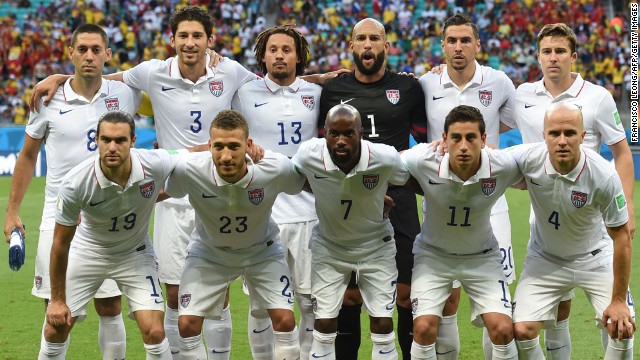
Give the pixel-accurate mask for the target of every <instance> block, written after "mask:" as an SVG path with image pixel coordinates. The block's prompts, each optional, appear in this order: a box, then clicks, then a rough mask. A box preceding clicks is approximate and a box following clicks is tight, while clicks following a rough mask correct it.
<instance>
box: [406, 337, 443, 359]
mask: <svg viewBox="0 0 640 360" xmlns="http://www.w3.org/2000/svg"><path fill="white" fill-rule="evenodd" d="M436 359H437V358H436V344H431V345H420V344H418V343H417V342H415V341H414V342H413V343H411V360H436Z"/></svg>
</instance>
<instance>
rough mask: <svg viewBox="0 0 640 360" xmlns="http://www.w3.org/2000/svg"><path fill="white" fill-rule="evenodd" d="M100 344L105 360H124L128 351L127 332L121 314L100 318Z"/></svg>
mask: <svg viewBox="0 0 640 360" xmlns="http://www.w3.org/2000/svg"><path fill="white" fill-rule="evenodd" d="M98 343H99V344H100V351H101V352H102V358H103V359H104V360H113V359H116V360H124V358H125V353H126V350H127V332H126V330H125V328H124V322H122V314H121V313H120V314H118V315H116V316H100V326H99V327H98Z"/></svg>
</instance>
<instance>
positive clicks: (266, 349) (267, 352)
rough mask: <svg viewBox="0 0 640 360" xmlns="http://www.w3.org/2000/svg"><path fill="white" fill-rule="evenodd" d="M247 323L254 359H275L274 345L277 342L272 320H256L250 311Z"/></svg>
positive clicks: (267, 318)
mask: <svg viewBox="0 0 640 360" xmlns="http://www.w3.org/2000/svg"><path fill="white" fill-rule="evenodd" d="M247 323H248V326H247V331H248V333H249V345H250V346H251V354H252V355H253V359H254V360H271V359H273V344H274V343H275V341H276V340H275V337H274V334H273V326H272V325H271V319H270V318H269V317H266V318H256V317H254V316H253V315H251V311H249V316H248V320H247Z"/></svg>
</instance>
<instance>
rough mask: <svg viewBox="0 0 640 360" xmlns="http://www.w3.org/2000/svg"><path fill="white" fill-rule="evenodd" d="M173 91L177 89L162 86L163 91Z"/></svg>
mask: <svg viewBox="0 0 640 360" xmlns="http://www.w3.org/2000/svg"><path fill="white" fill-rule="evenodd" d="M173 89H175V88H172V87H166V86H162V91H169V90H173Z"/></svg>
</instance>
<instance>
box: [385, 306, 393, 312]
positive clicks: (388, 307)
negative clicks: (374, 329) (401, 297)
mask: <svg viewBox="0 0 640 360" xmlns="http://www.w3.org/2000/svg"><path fill="white" fill-rule="evenodd" d="M385 309H387V310H389V311H391V310H393V305H387V306H385Z"/></svg>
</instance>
